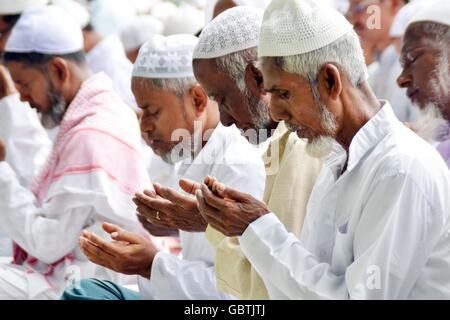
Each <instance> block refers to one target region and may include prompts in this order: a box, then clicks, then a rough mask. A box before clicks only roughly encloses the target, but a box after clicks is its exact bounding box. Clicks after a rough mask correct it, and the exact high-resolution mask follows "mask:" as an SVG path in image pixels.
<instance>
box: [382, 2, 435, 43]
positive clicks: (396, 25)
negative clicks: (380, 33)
mask: <svg viewBox="0 0 450 320" xmlns="http://www.w3.org/2000/svg"><path fill="white" fill-rule="evenodd" d="M436 1H437V0H414V1H412V2H409V3H407V4H406V5H404V6H403V7H402V8H401V9H400V10H399V11H398V13H397V14H396V15H395V18H394V21H392V26H391V30H390V31H389V35H390V36H391V37H393V38H401V37H403V35H404V34H405V31H406V28H407V27H408V25H409V23H410V21H411V20H412V19H413V18H414V16H416V15H417V14H418V13H419V12H422V11H423V10H425V9H426V8H427V7H429V6H430V5H434V3H435V2H436Z"/></svg>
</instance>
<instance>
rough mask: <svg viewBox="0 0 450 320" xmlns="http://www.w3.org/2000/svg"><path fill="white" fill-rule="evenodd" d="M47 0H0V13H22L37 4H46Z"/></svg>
mask: <svg viewBox="0 0 450 320" xmlns="http://www.w3.org/2000/svg"><path fill="white" fill-rule="evenodd" d="M47 2H48V0H0V15H1V16H5V15H12V14H19V13H22V12H23V11H24V10H25V9H28V8H30V7H33V6H37V5H44V4H47Z"/></svg>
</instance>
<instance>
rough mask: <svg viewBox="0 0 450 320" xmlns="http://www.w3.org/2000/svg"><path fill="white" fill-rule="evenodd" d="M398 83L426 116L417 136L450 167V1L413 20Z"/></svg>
mask: <svg viewBox="0 0 450 320" xmlns="http://www.w3.org/2000/svg"><path fill="white" fill-rule="evenodd" d="M401 61H402V65H403V72H402V74H401V75H400V76H399V77H398V80H397V81H398V84H399V85H400V86H401V87H403V88H406V89H407V95H408V97H409V98H410V99H411V101H412V102H413V103H414V104H416V105H417V106H418V107H419V108H420V110H422V112H423V113H424V117H423V120H422V121H419V123H418V124H417V134H419V135H420V136H422V137H423V138H425V139H427V140H429V141H430V142H432V143H433V144H435V145H436V147H437V149H438V151H439V152H440V153H441V155H442V157H443V158H444V160H445V161H446V162H447V165H448V166H449V167H450V2H449V1H446V0H443V1H438V2H436V3H435V4H434V5H433V6H430V7H428V8H427V9H426V10H424V11H422V12H420V13H419V14H418V15H417V16H415V17H414V18H413V19H412V21H410V23H409V26H408V28H407V30H406V33H405V36H404V38H403V47H402V59H401Z"/></svg>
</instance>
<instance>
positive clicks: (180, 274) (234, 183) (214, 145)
mask: <svg viewBox="0 0 450 320" xmlns="http://www.w3.org/2000/svg"><path fill="white" fill-rule="evenodd" d="M179 173H180V176H181V177H183V178H187V179H190V180H194V181H197V182H202V181H203V180H204V178H205V177H206V176H207V175H211V176H214V177H216V178H217V179H218V180H219V181H220V182H222V183H224V184H225V185H228V186H231V187H232V188H235V189H237V190H240V191H242V192H246V193H249V194H251V195H253V196H254V197H256V198H258V199H262V196H263V191H264V184H265V170H264V165H263V162H262V160H261V157H260V154H259V153H258V151H257V150H256V149H255V148H254V147H253V146H252V145H250V144H249V143H248V141H247V140H245V138H244V137H242V136H241V134H240V132H239V130H237V129H236V127H235V126H231V127H224V126H223V125H222V124H219V125H218V127H217V128H216V129H215V130H214V132H213V134H212V135H211V137H210V139H209V140H208V142H207V144H206V145H205V146H204V147H203V149H202V150H201V151H200V153H199V154H198V155H197V157H196V158H195V159H194V161H193V162H192V164H188V163H187V162H186V161H184V162H183V164H182V166H181V168H180V170H179ZM180 238H181V246H182V256H183V259H179V258H177V257H176V256H174V255H171V254H168V253H164V252H160V253H158V254H157V255H156V256H155V259H154V261H153V265H152V271H151V279H150V280H148V279H144V278H142V277H139V288H140V292H141V298H142V299H190V300H192V299H230V298H232V296H230V295H227V294H224V293H221V292H219V291H218V289H217V287H216V278H215V275H214V249H213V248H212V246H211V245H210V244H209V243H208V241H207V240H206V238H205V235H204V233H203V232H201V233H196V232H183V231H181V232H180Z"/></svg>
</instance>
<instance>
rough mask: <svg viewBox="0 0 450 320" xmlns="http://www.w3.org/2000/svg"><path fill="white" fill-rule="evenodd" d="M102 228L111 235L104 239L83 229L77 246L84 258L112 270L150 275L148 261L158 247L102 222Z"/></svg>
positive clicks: (149, 263)
mask: <svg viewBox="0 0 450 320" xmlns="http://www.w3.org/2000/svg"><path fill="white" fill-rule="evenodd" d="M103 229H104V230H105V231H106V232H107V233H109V234H110V235H111V238H112V239H113V241H111V242H108V241H106V240H104V239H102V238H101V237H99V236H97V235H96V234H94V233H91V232H89V231H83V233H82V235H81V237H80V248H81V250H82V251H83V253H84V254H85V255H86V256H87V258H88V259H89V260H90V261H91V262H93V263H95V264H98V265H100V266H103V267H105V268H108V269H111V270H113V271H116V272H119V273H123V274H128V275H140V276H142V277H145V278H147V279H149V278H150V275H151V268H152V263H153V259H154V257H155V255H156V254H157V253H158V249H157V248H156V247H155V246H154V245H153V243H152V242H151V241H149V240H147V239H145V238H143V237H141V236H140V235H138V234H136V233H132V232H128V231H125V230H123V229H121V228H119V227H117V226H115V225H112V224H108V223H104V224H103Z"/></svg>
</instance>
